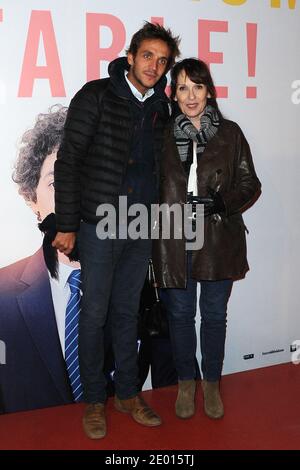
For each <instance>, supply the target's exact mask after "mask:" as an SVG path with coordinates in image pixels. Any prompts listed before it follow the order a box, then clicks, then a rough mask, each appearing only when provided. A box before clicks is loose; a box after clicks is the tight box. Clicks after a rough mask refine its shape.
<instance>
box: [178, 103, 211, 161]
mask: <svg viewBox="0 0 300 470" xmlns="http://www.w3.org/2000/svg"><path fill="white" fill-rule="evenodd" d="M200 124H201V127H200V130H199V131H198V130H197V129H196V127H195V126H194V125H193V124H192V123H191V121H190V120H189V118H187V117H186V116H185V114H182V113H181V114H179V115H178V116H177V117H176V118H175V121H174V136H175V140H176V145H177V148H178V152H179V155H180V159H181V161H182V162H186V161H187V160H188V157H189V153H190V152H189V149H190V148H191V146H190V144H191V143H192V141H194V142H197V157H199V156H200V155H201V154H202V153H203V152H204V150H205V147H206V144H207V142H208V141H209V140H210V139H212V138H213V136H214V135H215V134H216V133H217V131H218V128H219V125H220V118H219V116H218V113H217V111H216V109H215V108H214V107H213V106H210V105H207V106H206V108H205V110H204V113H203V114H202V116H201V118H200Z"/></svg>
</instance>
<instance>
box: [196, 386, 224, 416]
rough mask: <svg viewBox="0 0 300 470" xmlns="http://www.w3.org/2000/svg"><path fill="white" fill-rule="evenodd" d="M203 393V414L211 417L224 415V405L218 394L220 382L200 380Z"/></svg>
mask: <svg viewBox="0 0 300 470" xmlns="http://www.w3.org/2000/svg"><path fill="white" fill-rule="evenodd" d="M201 385H202V390H203V395H204V411H205V414H206V415H207V416H208V417H209V418H212V419H219V418H222V417H223V416H224V406H223V403H222V399H221V395H220V382H219V380H217V381H215V382H207V380H202V382H201Z"/></svg>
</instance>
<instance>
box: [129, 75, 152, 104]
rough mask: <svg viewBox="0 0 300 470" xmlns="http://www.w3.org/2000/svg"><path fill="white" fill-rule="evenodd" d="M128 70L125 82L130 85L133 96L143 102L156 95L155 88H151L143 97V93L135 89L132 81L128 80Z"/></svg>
mask: <svg viewBox="0 0 300 470" xmlns="http://www.w3.org/2000/svg"><path fill="white" fill-rule="evenodd" d="M127 73H128V72H127V70H125V72H124V74H125V80H126V82H127V83H128V86H129V88H130V90H131V93H132V94H133V96H135V97H136V98H137V99H138V100H139V101H141V102H143V101H146V100H147V99H148V98H150V96H152V95H154V88H149V90H147V91H146V93H145V94H144V95H142V93H141V92H140V91H139V90H138V89H137V88H135V86H134V85H133V84H132V83H131V81H130V80H128V78H127Z"/></svg>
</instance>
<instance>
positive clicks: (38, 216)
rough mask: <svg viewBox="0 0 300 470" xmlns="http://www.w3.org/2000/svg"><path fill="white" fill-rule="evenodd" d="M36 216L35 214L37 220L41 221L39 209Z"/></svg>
mask: <svg viewBox="0 0 300 470" xmlns="http://www.w3.org/2000/svg"><path fill="white" fill-rule="evenodd" d="M36 216H37V219H38V222H42V217H41V214H40V212H39V211H37V212H36Z"/></svg>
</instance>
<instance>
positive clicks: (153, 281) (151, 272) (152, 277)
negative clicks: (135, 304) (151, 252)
mask: <svg viewBox="0 0 300 470" xmlns="http://www.w3.org/2000/svg"><path fill="white" fill-rule="evenodd" d="M149 281H150V282H151V281H152V284H153V287H154V292H155V298H156V302H159V301H160V299H159V295H158V289H157V284H156V278H155V273H154V267H153V262H152V259H151V258H150V259H149Z"/></svg>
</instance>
